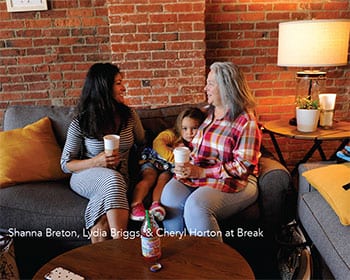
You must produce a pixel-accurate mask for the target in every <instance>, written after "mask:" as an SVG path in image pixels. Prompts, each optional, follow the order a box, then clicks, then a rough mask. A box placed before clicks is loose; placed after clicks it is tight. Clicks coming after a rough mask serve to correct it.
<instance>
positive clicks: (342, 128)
mask: <svg viewBox="0 0 350 280" xmlns="http://www.w3.org/2000/svg"><path fill="white" fill-rule="evenodd" d="M263 128H264V130H265V131H266V132H267V133H269V135H270V138H271V140H272V143H273V146H274V148H275V151H276V153H277V155H278V158H279V160H280V162H281V163H282V164H283V165H284V166H287V165H286V161H285V160H284V157H283V155H282V152H281V149H280V147H279V145H278V142H277V140H276V137H275V135H280V136H283V137H288V138H293V139H296V140H309V141H313V142H314V144H313V146H312V147H311V148H310V150H309V151H307V152H306V154H305V156H304V157H303V159H301V160H300V161H299V162H298V163H297V164H296V166H295V167H294V168H293V170H292V172H291V174H292V176H293V175H295V173H296V171H297V168H298V166H299V164H300V163H304V162H307V161H308V160H309V159H310V157H311V156H312V155H313V154H314V152H315V151H316V150H318V152H319V154H320V156H321V158H322V160H324V161H326V160H334V159H335V158H336V152H337V151H339V150H341V149H343V148H344V146H345V145H346V144H347V143H348V142H349V141H350V122H344V121H341V122H334V124H333V127H332V128H330V129H322V128H317V130H316V131H315V132H300V131H298V130H297V127H296V126H292V125H289V124H288V123H287V121H285V120H276V121H269V122H266V123H265V124H264V125H263ZM335 140H338V141H341V144H340V145H339V146H338V148H337V149H336V151H335V152H334V153H333V154H332V155H331V157H330V158H329V159H327V158H326V155H325V153H324V151H323V149H322V143H323V141H335Z"/></svg>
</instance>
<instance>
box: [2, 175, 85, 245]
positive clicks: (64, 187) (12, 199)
mask: <svg viewBox="0 0 350 280" xmlns="http://www.w3.org/2000/svg"><path fill="white" fill-rule="evenodd" d="M68 184H69V183H68V182H67V181H56V182H36V183H27V184H21V185H16V186H12V187H11V188H4V189H1V195H0V217H1V227H2V228H8V229H12V231H14V230H18V231H21V232H23V231H32V233H29V235H34V234H36V233H38V234H42V235H43V236H42V237H47V238H53V239H57V238H58V239H59V236H48V235H49V233H50V231H51V230H53V231H56V232H62V233H66V236H62V237H61V238H63V239H81V238H84V236H83V229H84V228H85V223H84V218H83V217H84V212H85V209H86V206H87V203H88V200H87V199H85V198H83V197H81V196H79V195H77V194H76V193H75V192H73V191H72V190H71V189H70V188H69V186H68ZM69 234H71V235H72V236H68V235H69ZM74 234H77V235H79V236H74ZM26 237H35V236H26Z"/></svg>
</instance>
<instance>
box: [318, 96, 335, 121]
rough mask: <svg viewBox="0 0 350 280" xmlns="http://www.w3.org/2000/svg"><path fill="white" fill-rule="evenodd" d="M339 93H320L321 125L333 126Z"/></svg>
mask: <svg viewBox="0 0 350 280" xmlns="http://www.w3.org/2000/svg"><path fill="white" fill-rule="evenodd" d="M336 98H337V95H336V94H335V93H324V94H319V99H320V107H321V114H320V126H322V127H323V128H331V127H332V126H333V117H334V107H335V100H336Z"/></svg>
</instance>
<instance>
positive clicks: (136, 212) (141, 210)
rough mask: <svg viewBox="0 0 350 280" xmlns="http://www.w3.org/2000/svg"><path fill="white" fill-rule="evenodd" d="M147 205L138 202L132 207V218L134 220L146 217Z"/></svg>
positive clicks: (141, 219)
mask: <svg viewBox="0 0 350 280" xmlns="http://www.w3.org/2000/svg"><path fill="white" fill-rule="evenodd" d="M145 215H146V212H145V207H144V206H143V204H142V203H138V204H136V205H134V206H133V207H131V212H130V219H131V220H133V221H143V220H144V219H145Z"/></svg>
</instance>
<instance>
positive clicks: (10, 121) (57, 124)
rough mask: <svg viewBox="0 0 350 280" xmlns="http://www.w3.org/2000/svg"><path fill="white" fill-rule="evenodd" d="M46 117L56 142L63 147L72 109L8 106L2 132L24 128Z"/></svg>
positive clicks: (72, 114) (71, 117) (72, 115)
mask: <svg viewBox="0 0 350 280" xmlns="http://www.w3.org/2000/svg"><path fill="white" fill-rule="evenodd" d="M46 116H47V117H49V118H50V119H51V123H52V128H53V131H54V133H55V136H56V139H57V142H58V144H59V145H60V146H61V147H63V146H64V142H65V139H66V134H67V129H68V126H69V124H70V122H71V120H72V119H73V117H74V108H73V107H59V106H21V105H18V106H15V105H14V106H10V107H8V108H7V110H6V114H5V116H4V130H10V129H15V128H19V127H24V126H25V125H27V124H30V123H33V122H35V121H37V120H40V119H41V118H43V117H46Z"/></svg>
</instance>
